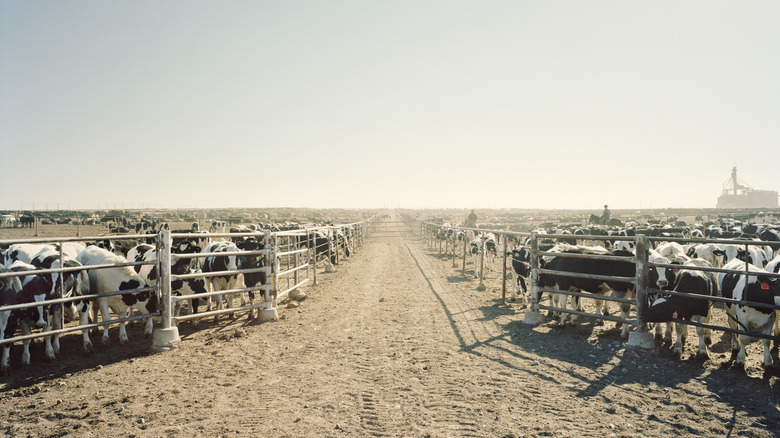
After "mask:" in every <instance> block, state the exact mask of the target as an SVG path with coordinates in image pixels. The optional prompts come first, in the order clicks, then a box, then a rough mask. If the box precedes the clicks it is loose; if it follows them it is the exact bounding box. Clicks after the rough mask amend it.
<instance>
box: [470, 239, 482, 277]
mask: <svg viewBox="0 0 780 438" xmlns="http://www.w3.org/2000/svg"><path fill="white" fill-rule="evenodd" d="M483 245H484V242H483V240H482V236H478V237H476V238H475V239H474V240H472V241H471V245H470V246H469V254H471V263H472V264H473V265H474V277H479V273H480V266H479V258H480V256H481V254H482V246H483Z"/></svg>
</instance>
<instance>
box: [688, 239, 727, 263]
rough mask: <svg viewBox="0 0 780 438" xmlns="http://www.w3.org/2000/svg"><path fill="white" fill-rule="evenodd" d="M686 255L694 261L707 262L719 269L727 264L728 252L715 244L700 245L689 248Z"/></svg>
mask: <svg viewBox="0 0 780 438" xmlns="http://www.w3.org/2000/svg"><path fill="white" fill-rule="evenodd" d="M686 255H687V256H688V257H690V258H692V259H701V260H706V261H707V262H709V263H710V265H712V266H714V267H716V268H719V267H721V266H723V264H724V263H725V262H726V260H725V259H726V252H725V251H724V250H723V249H722V248H721V247H720V246H719V245H716V244H714V243H700V244H698V245H694V246H692V247H690V248H688V251H687V252H686Z"/></svg>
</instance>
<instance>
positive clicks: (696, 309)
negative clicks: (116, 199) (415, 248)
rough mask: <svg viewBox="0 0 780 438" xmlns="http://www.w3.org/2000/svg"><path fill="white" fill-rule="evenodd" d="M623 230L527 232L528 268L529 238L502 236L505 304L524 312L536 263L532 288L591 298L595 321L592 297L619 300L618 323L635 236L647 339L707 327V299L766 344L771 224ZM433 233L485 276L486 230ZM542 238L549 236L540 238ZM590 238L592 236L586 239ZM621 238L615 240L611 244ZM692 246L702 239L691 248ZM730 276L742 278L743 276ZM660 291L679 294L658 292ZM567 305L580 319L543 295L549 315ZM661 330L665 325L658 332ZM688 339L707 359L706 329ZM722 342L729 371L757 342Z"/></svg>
mask: <svg viewBox="0 0 780 438" xmlns="http://www.w3.org/2000/svg"><path fill="white" fill-rule="evenodd" d="M627 225H628V226H626V227H623V228H616V227H608V226H596V225H594V226H589V227H578V226H568V227H554V228H549V229H542V228H540V229H535V230H533V231H532V233H536V234H537V241H538V250H539V251H540V252H542V253H543V254H542V255H541V256H540V257H538V260H537V261H532V260H531V247H530V244H531V238H530V237H528V238H526V239H525V240H522V241H521V240H520V238H519V237H518V236H517V235H516V234H515V235H504V236H505V238H507V242H506V243H507V256H509V257H511V266H512V269H513V271H514V273H515V274H516V282H513V290H512V295H511V299H512V300H513V301H514V300H515V299H516V298H517V297H518V296H519V299H520V300H521V301H522V303H523V304H524V305H527V304H528V302H529V301H528V295H529V294H528V286H527V284H529V283H530V274H531V266H532V264H533V263H537V265H536V266H538V268H540V269H542V270H543V271H542V272H541V273H540V274H539V275H538V277H537V286H538V287H540V288H545V289H550V290H560V291H571V292H575V293H580V294H593V295H594V298H596V313H597V314H604V315H607V314H608V309H607V301H604V300H600V299H598V298H597V297H598V296H604V295H608V294H610V295H612V296H614V297H616V298H618V299H625V300H623V301H619V300H618V302H619V306H620V316H621V318H622V319H624V320H628V317H629V310H630V307H631V304H632V302H633V301H632V299H635V298H636V297H635V288H634V284H633V282H632V280H633V279H634V278H635V277H636V275H637V273H636V262H635V259H636V257H635V251H636V248H635V237H634V236H636V235H637V234H644V235H647V236H650V237H653V238H652V239H648V240H649V242H650V247H649V248H647V260H648V262H650V263H649V264H648V266H649V268H648V272H647V281H648V303H647V306H648V307H647V310H646V312H644V314H643V315H641V316H642V319H643V320H644V321H645V322H651V323H658V324H656V326H655V334H656V338H661V337H663V338H664V339H665V340H667V341H670V342H671V338H672V322H673V321H675V322H676V321H694V322H698V323H709V320H710V316H711V308H712V307H713V300H709V299H702V298H701V297H720V298H725V299H729V301H723V303H725V305H723V306H720V307H725V311H726V314H727V319H728V324H729V327H730V328H732V329H736V330H742V331H747V332H753V333H760V334H763V335H767V336H769V335H772V334H774V335H775V336H777V335H780V319H778V317H777V313H778V312H777V311H776V310H775V309H774V308H771V307H761V305H768V306H772V305H775V306H780V279H778V278H777V277H776V276H772V274H777V273H778V271H780V225H777V224H745V223H741V222H738V221H733V220H730V221H722V222H720V223H716V224H709V225H708V226H706V227H705V226H701V225H699V226H693V227H674V226H656V227H652V226H647V224H645V225H644V226H640V225H637V224H627ZM433 233H434V237H435V239H437V240H439V241H440V244H441V247H442V248H444V250H445V252H452V254H453V255H464V256H465V254H464V253H463V250H462V249H461V248H467V249H466V251H468V252H469V253H470V254H471V255H472V261H473V263H474V266H475V270H474V272H475V275H477V272H478V269H479V266H480V262H479V260H478V259H477V257H479V255H480V254H482V253H484V255H485V259H484V262H483V263H484V266H485V269H487V270H490V269H492V265H493V259H494V258H495V257H496V256H497V255H498V254H499V250H498V245H497V244H496V242H497V238H496V236H495V234H494V233H491V232H484V231H477V232H476V234H475V232H474V231H471V230H462V229H458V226H457V225H450V224H444V225H443V226H441V227H435V228H434V229H433ZM549 235H555V236H556V237H555V238H549V237H546V236H549ZM590 236H597V237H595V238H590V239H589V237H590ZM621 237H623V238H625V240H620V238H621ZM664 239H670V240H664ZM674 239H686V240H687V243H686V242H685V241H683V243H682V244H681V243H678V242H677V241H674ZM697 239H702V240H704V239H706V240H707V241H706V242H697V241H696V240H697ZM710 240H717V242H716V243H712V242H709V241H710ZM732 241H733V242H735V243H731V242H732ZM737 241H738V242H739V243H736V242H737ZM745 242H748V243H747V244H746V243H745ZM483 248H484V250H483ZM604 256H606V257H604ZM610 256H611V257H610ZM663 265H666V266H663ZM669 265H672V267H670V266H669ZM713 269H714V270H713ZM727 271H732V272H727ZM734 271H740V272H743V273H744V272H745V271H749V273H750V275H744V274H740V273H739V272H734ZM571 274H585V275H586V276H587V275H591V276H593V275H596V276H607V277H611V278H612V279H594V278H592V277H590V278H588V277H586V276H582V277H579V276H572V275H571ZM669 291H671V292H673V293H674V292H677V293H685V294H688V295H687V296H683V295H677V294H674V295H672V294H668V293H664V292H669ZM691 296H693V297H691ZM696 296H698V298H697V297H696ZM569 298H571V307H572V310H580V311H581V310H582V305H581V302H580V296H578V295H568V294H561V293H555V292H551V293H550V294H549V300H550V302H551V307H554V308H559V309H564V310H565V309H567V302H568V301H569ZM747 302H749V303H750V304H747ZM716 307H718V306H716ZM552 315H555V316H556V318H557V319H558V323H559V324H560V325H565V324H566V323H567V321H568V322H570V323H573V322H574V321H575V320H576V318H577V315H576V314H574V313H568V312H553V313H552ZM661 323H666V324H665V326H666V332H665V334H664V333H663V326H662V325H661ZM618 325H622V329H621V336H622V337H627V335H628V330H629V326H628V324H621V323H618ZM675 327H676V339H675V343H674V347H673V348H674V349H673V351H674V353H675V354H678V355H679V354H681V353H682V347H683V344H684V342H685V339H686V337H687V325H683V324H680V323H679V322H677V323H676V324H675ZM773 327H774V330H773ZM696 332H697V334H698V335H699V348H698V356H700V357H702V358H707V357H709V354H708V350H707V344H709V343H710V330H709V329H704V328H702V327H699V326H697V327H696ZM731 338H732V341H731V348H732V351H733V357H734V358H735V362H734V364H735V367H736V368H744V363H745V344H747V343H751V342H754V341H756V340H757V339H758V338H755V337H749V336H745V335H736V336H732V337H731ZM761 341H762V343H763V347H764V361H763V364H764V367H765V368H766V369H771V368H772V365H773V362H772V358H771V356H770V348H769V347H770V340H769V339H764V338H762V339H761Z"/></svg>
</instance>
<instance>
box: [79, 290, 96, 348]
mask: <svg viewBox="0 0 780 438" xmlns="http://www.w3.org/2000/svg"><path fill="white" fill-rule="evenodd" d="M90 307H92V306H91V305H90V303H89V302H88V301H86V302H83V303H81V304H79V324H81V325H82V326H85V325H87V324H89V314H90V310H91V309H90ZM81 309H83V310H81ZM81 338H82V342H83V344H84V353H85V354H92V353H93V350H92V341H91V340H90V339H89V329H83V330H81Z"/></svg>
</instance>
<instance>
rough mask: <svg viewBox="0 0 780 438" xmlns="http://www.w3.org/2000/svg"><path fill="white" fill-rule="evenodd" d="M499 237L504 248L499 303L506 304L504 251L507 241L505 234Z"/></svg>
mask: <svg viewBox="0 0 780 438" xmlns="http://www.w3.org/2000/svg"><path fill="white" fill-rule="evenodd" d="M499 235H500V236H502V237H503V240H504V245H503V248H504V255H503V260H504V261H503V263H502V269H501V302H502V303H503V304H506V249H507V245H506V241H507V236H506V235H505V234H499Z"/></svg>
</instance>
